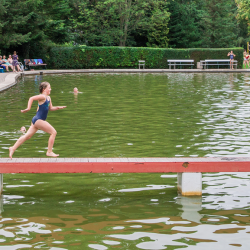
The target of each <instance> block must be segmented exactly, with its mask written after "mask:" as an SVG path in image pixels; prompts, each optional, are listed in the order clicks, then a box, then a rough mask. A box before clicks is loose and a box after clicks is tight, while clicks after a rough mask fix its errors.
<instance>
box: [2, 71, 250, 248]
mask: <svg viewBox="0 0 250 250" xmlns="http://www.w3.org/2000/svg"><path fill="white" fill-rule="evenodd" d="M40 81H49V82H51V85H52V94H51V97H52V100H53V105H67V109H65V110H64V111H62V112H60V111H58V112H50V113H49V118H48V121H49V122H50V123H51V124H52V125H53V126H54V127H55V128H56V129H57V131H58V135H57V139H56V144H55V150H56V151H58V152H59V151H60V155H61V156H63V157H173V156H185V157H187V156H217V155H219V156H221V155H248V151H249V150H250V148H249V140H248V138H249V136H250V131H249V127H250V126H249V125H250V124H249V121H250V120H249V119H248V117H249V115H250V113H249V108H250V107H249V103H250V102H249V95H248V94H249V91H250V77H249V76H248V75H244V74H131V75H126V74H123V75H120V74H106V75H96V74H88V75H56V76H47V75H44V76H37V77H36V78H35V79H34V77H26V78H25V81H20V83H19V84H18V85H16V86H15V87H13V88H11V89H9V90H8V91H5V92H3V93H1V94H0V101H1V106H0V112H1V116H0V122H1V129H0V135H1V137H0V146H1V148H0V157H7V152H8V147H9V145H11V144H13V142H14V141H15V140H16V139H17V138H18V137H20V135H21V133H20V131H19V129H20V127H21V126H25V127H26V128H28V127H29V125H30V121H31V118H32V117H33V115H34V113H35V109H36V107H35V105H34V107H33V111H30V112H28V113H27V114H25V115H24V114H22V113H21V112H20V109H22V108H24V107H26V105H27V101H28V98H29V97H30V96H31V95H34V94H38V85H39V82H40ZM74 87H77V88H78V89H79V91H81V92H82V93H81V94H78V95H74V94H73V93H72V90H73V88H74ZM47 140H48V135H46V134H45V133H43V132H39V133H37V134H36V135H35V136H34V137H33V138H32V139H31V140H30V141H28V142H27V143H25V144H24V145H22V147H20V148H19V149H18V150H17V152H16V155H15V157H43V156H45V152H46V147H47ZM249 178H250V174H249V173H233V174H231V173H204V174H203V195H202V197H200V198H199V197H198V198H197V197H191V198H190V197H181V196H178V195H177V188H176V182H177V177H176V174H171V173H170V174H163V175H160V174H5V175H4V195H3V196H2V197H1V200H0V211H1V218H0V247H2V248H3V249H11V250H13V249H39V248H42V249H52V250H57V249H70V250H71V249H73V250H74V249H97V250H102V249H124V250H128V249H179V248H185V249H197V250H200V249H209V250H210V249H227V250H228V249H229V250H230V249H236V248H239V249H244V250H245V249H249V247H250V240H249V239H250V238H249V236H250V193H249V189H250V184H249Z"/></svg>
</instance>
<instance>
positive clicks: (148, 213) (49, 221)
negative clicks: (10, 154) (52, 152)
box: [0, 173, 250, 249]
mask: <svg viewBox="0 0 250 250" xmlns="http://www.w3.org/2000/svg"><path fill="white" fill-rule="evenodd" d="M149 177H150V178H149ZM247 179H248V174H247V173H246V174H233V175H229V174H224V173H217V174H212V173H209V174H204V183H203V184H204V185H203V190H204V194H203V196H202V197H180V196H178V195H176V194H177V190H176V187H174V185H175V183H176V175H175V174H173V175H172V174H168V175H162V176H160V175H159V174H150V175H149V174H134V175H133V176H131V175H130V174H93V175H91V176H90V175H80V174H71V175H68V176H66V177H65V175H63V174H47V175H39V174H29V175H24V174H15V175H10V174H9V175H6V177H5V182H6V185H5V186H4V196H3V201H2V202H3V203H4V210H2V213H1V219H0V225H1V228H0V246H9V247H10V249H22V248H24V249H30V248H32V249H33V248H45V249H112V248H116V247H117V246H119V248H121V249H169V248H170V249H171V247H175V248H181V247H185V248H187V249H211V248H213V247H214V249H222V248H226V249H234V248H235V247H240V248H241V249H248V248H249V244H250V240H249V233H250V205H249V204H250V202H249V201H250V199H249V198H250V197H249V196H250V194H249V187H248V186H245V187H246V188H245V189H242V184H243V185H244V184H245V183H244V180H246V182H247ZM240 180H241V181H240ZM242 180H243V181H242ZM148 182H150V183H153V184H152V185H150V186H151V188H150V189H147V188H145V187H146V186H147V183H148ZM10 183H14V184H13V185H10ZM24 183H26V184H24ZM27 183H29V184H27ZM63 183H65V184H63ZM96 183H99V185H98V186H96ZM154 183H158V184H159V185H161V186H162V188H161V189H159V185H155V184H154ZM163 183H167V184H168V185H166V186H165V187H164V185H163ZM232 183H234V185H233V186H231V187H230V185H232ZM59 185H60V186H59ZM72 186H73V187H72ZM226 186H228V189H227V188H226ZM215 187H217V192H215V190H214V189H215ZM224 187H225V189H224ZM122 190H123V191H122ZM128 190H129V192H128ZM222 191H223V192H224V193H223V195H222V194H221V192H222ZM21 193H22V194H23V195H21ZM59 194H61V195H59ZM221 204H222V206H221ZM239 204H242V205H241V207H240V206H239ZM11 247H12V248H11ZM6 249H8V248H6Z"/></svg>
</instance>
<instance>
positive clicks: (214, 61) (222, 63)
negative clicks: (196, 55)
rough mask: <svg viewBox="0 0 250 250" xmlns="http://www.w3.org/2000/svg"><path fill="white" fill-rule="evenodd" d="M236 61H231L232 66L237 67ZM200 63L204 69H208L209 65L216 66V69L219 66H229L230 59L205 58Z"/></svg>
mask: <svg viewBox="0 0 250 250" xmlns="http://www.w3.org/2000/svg"><path fill="white" fill-rule="evenodd" d="M237 64H238V61H236V60H234V61H233V67H234V68H236V69H237ZM200 65H201V66H202V67H203V68H204V69H208V67H209V66H217V67H218V69H219V67H220V66H228V68H230V59H206V60H204V61H200Z"/></svg>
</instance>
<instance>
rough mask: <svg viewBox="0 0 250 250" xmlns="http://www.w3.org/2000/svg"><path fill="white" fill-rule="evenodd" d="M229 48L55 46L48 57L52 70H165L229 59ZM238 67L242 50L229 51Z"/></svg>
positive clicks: (240, 62) (240, 63)
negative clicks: (173, 62) (141, 64)
mask: <svg viewBox="0 0 250 250" xmlns="http://www.w3.org/2000/svg"><path fill="white" fill-rule="evenodd" d="M230 50H231V49H224V48H221V49H203V48H198V49H163V48H133V47H84V46H74V47H55V48H52V49H51V51H50V54H49V56H48V58H47V63H48V64H49V66H50V67H51V68H54V69H85V68H112V69H119V68H138V60H145V61H146V68H149V69H154V68H159V69H166V68H168V67H169V66H168V63H167V60H168V59H194V61H195V65H196V63H197V62H199V61H200V60H205V59H228V56H227V53H228V52H229V51H230ZM232 50H233V51H234V54H236V59H237V60H238V65H242V53H243V49H242V48H232Z"/></svg>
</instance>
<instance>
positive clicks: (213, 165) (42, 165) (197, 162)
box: [0, 157, 250, 173]
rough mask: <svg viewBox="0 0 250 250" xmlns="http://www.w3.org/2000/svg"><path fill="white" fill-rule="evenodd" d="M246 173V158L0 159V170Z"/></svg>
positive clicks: (248, 160)
mask: <svg viewBox="0 0 250 250" xmlns="http://www.w3.org/2000/svg"><path fill="white" fill-rule="evenodd" d="M169 172H173V173H182V172H250V157H214V158H213V157H207V158H206V157H201V158H199V157H197V158H13V159H12V160H11V159H9V158H0V173H169Z"/></svg>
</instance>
